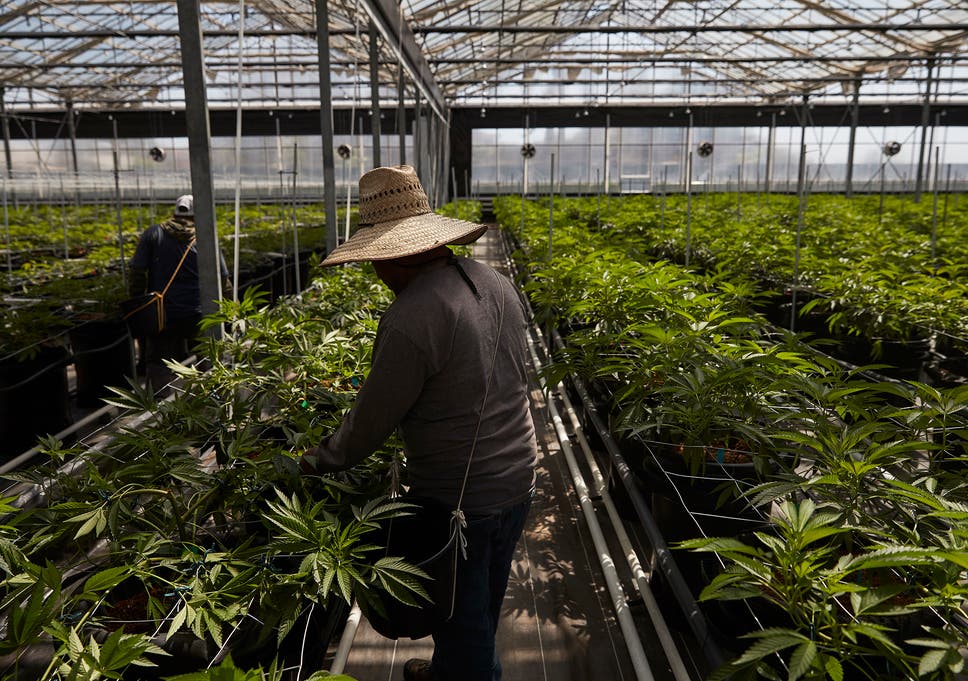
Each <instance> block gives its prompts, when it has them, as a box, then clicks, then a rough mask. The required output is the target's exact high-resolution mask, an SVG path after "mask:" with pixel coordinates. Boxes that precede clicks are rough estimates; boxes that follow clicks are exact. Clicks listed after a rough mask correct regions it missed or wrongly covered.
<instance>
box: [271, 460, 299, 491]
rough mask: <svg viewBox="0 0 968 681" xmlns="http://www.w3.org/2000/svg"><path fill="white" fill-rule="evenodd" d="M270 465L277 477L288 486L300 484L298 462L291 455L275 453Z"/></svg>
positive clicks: (294, 486)
mask: <svg viewBox="0 0 968 681" xmlns="http://www.w3.org/2000/svg"><path fill="white" fill-rule="evenodd" d="M272 467H273V468H274V469H275V470H276V472H277V473H278V474H279V477H280V478H281V479H283V480H285V481H286V484H288V485H289V487H290V488H293V489H295V488H297V487H299V484H300V482H299V481H300V474H299V473H300V470H299V464H298V463H297V462H296V460H295V459H294V458H292V457H291V456H287V455H285V454H275V455H274V456H273V457H272Z"/></svg>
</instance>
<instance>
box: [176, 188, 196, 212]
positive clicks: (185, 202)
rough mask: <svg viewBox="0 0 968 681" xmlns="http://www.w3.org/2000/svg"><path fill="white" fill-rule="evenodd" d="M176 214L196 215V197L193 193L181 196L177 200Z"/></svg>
mask: <svg viewBox="0 0 968 681" xmlns="http://www.w3.org/2000/svg"><path fill="white" fill-rule="evenodd" d="M175 216H176V217H187V218H190V217H194V216H195V199H194V198H192V195H191V194H185V195H184V196H179V197H178V199H177V200H176V201H175Z"/></svg>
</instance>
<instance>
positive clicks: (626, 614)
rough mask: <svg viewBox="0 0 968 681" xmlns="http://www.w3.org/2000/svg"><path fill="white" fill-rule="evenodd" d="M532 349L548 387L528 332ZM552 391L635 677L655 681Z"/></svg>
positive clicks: (554, 414) (559, 430) (551, 409)
mask: <svg viewBox="0 0 968 681" xmlns="http://www.w3.org/2000/svg"><path fill="white" fill-rule="evenodd" d="M528 350H530V351H531V359H532V361H533V362H534V366H535V370H536V371H535V373H536V375H537V377H538V381H539V383H540V384H541V388H542V390H545V391H546V390H547V389H546V386H545V383H544V380H543V379H542V378H541V371H540V370H541V360H540V359H539V358H538V353H537V350H536V349H535V342H534V339H533V338H532V337H531V334H530V333H529V334H528ZM548 395H549V399H548V414H549V416H550V418H551V422H552V424H553V425H554V427H555V433H556V435H557V436H558V440H559V442H560V443H561V451H562V453H563V454H564V456H565V461H566V462H567V463H568V470H569V471H570V472H571V477H572V481H573V483H574V485H575V493H576V494H577V495H578V500H579V502H580V503H581V509H582V515H583V516H584V518H585V522H586V523H587V524H588V530H589V533H590V534H591V536H592V541H593V542H594V544H595V551H596V552H597V553H598V561H599V563H600V564H601V566H602V572H603V573H604V575H605V584H606V586H607V587H608V592H609V595H610V596H611V598H612V606H613V607H614V608H615V615H616V617H617V618H618V622H619V626H620V627H621V630H622V636H623V638H624V639H625V645H626V647H627V648H628V652H629V658H631V660H632V668H633V669H634V670H635V677H636V679H638V680H639V681H654V678H655V677H653V676H652V669H651V668H650V667H649V661H648V659H647V658H646V656H645V650H644V649H643V648H642V641H641V639H640V638H639V632H638V631H637V630H636V628H635V622H633V621H632V612H631V611H630V610H629V605H628V601H627V600H626V597H625V592H624V590H623V589H622V584H621V582H620V581H619V578H618V572H617V571H616V570H615V561H614V560H612V556H611V554H610V553H609V552H608V545H607V543H606V541H605V536H604V534H603V533H602V528H601V526H600V525H599V524H598V518H597V516H596V515H595V508H594V507H593V506H592V500H591V496H590V495H589V493H588V486H587V485H586V484H585V479H584V478H583V477H582V474H581V471H580V470H579V468H578V462H577V461H576V460H575V454H574V452H573V451H572V449H571V443H570V442H569V440H568V433H567V432H566V431H565V425H564V423H563V422H562V420H561V416H560V415H559V414H558V410H557V409H556V408H555V405H554V401H553V400H552V399H551V396H550V393H548Z"/></svg>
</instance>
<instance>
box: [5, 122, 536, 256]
mask: <svg viewBox="0 0 968 681" xmlns="http://www.w3.org/2000/svg"><path fill="white" fill-rule="evenodd" d="M4 120H6V119H4ZM8 167H9V166H8ZM0 181H2V182H3V234H4V236H5V237H6V240H7V272H8V273H10V272H12V271H13V256H12V254H11V251H10V212H9V211H8V210H7V176H6V175H2V176H0ZM522 214H523V213H522Z"/></svg>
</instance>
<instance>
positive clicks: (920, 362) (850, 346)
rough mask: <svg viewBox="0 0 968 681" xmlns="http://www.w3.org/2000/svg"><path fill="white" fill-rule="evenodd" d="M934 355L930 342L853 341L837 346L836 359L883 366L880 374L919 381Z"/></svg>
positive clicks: (920, 340)
mask: <svg viewBox="0 0 968 681" xmlns="http://www.w3.org/2000/svg"><path fill="white" fill-rule="evenodd" d="M930 351H931V340H930V339H929V338H916V339H911V340H904V341H900V340H886V339H885V340H881V341H879V342H878V341H874V340H871V339H868V338H859V337H856V336H855V337H851V338H850V339H849V340H846V341H843V342H842V343H840V344H839V345H838V346H837V355H838V357H839V358H840V359H843V360H845V361H847V362H850V363H851V364H856V365H858V366H863V365H866V364H878V365H884V366H883V367H881V368H878V369H877V372H878V373H881V374H884V375H885V376H888V377H890V378H895V379H898V380H920V379H921V373H922V371H923V369H924V366H925V363H926V362H927V360H928V357H929V355H930Z"/></svg>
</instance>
